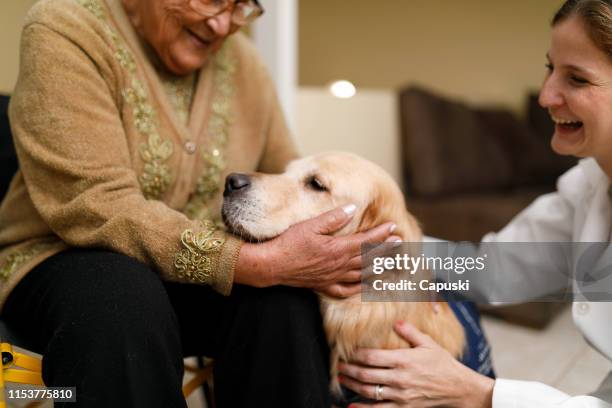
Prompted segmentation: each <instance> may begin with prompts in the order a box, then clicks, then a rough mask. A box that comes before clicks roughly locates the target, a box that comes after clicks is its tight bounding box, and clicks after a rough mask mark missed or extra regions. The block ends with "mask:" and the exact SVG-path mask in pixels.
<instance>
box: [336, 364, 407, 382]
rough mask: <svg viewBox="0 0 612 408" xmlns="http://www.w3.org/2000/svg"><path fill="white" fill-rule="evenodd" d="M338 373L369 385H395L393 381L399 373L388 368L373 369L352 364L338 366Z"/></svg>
mask: <svg viewBox="0 0 612 408" xmlns="http://www.w3.org/2000/svg"><path fill="white" fill-rule="evenodd" d="M338 372H340V373H341V374H342V375H343V376H347V377H350V378H353V379H355V380H357V381H359V382H362V383H367V384H383V385H394V384H395V383H394V381H393V380H394V379H395V378H396V377H397V373H396V372H395V371H394V370H390V369H388V368H371V367H366V366H361V365H356V364H351V363H340V364H338Z"/></svg>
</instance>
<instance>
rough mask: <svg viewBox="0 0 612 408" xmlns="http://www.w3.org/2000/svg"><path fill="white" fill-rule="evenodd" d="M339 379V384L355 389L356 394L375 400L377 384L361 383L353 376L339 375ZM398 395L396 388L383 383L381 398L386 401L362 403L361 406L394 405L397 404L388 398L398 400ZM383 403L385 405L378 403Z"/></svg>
mask: <svg viewBox="0 0 612 408" xmlns="http://www.w3.org/2000/svg"><path fill="white" fill-rule="evenodd" d="M339 380H340V384H342V385H344V386H345V387H346V388H349V389H351V390H353V391H355V392H356V393H357V394H359V395H361V396H362V397H365V398H367V399H371V400H376V385H377V384H368V383H362V382H361V381H358V380H356V379H354V378H351V377H347V376H341V377H340V378H339ZM399 396H400V392H399V390H398V389H397V388H393V387H389V386H386V385H384V384H383V389H382V400H383V401H386V402H379V403H375V404H362V405H361V406H363V407H371V406H374V407H379V406H383V407H385V406H386V407H395V406H397V405H394V404H393V403H392V402H390V400H391V401H393V400H394V401H397V400H399ZM385 403H386V404H387V405H380V404H385ZM350 406H351V407H353V406H354V405H353V404H351V405H350ZM357 406H359V405H357Z"/></svg>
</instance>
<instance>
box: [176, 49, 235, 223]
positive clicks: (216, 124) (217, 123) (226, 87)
mask: <svg viewBox="0 0 612 408" xmlns="http://www.w3.org/2000/svg"><path fill="white" fill-rule="evenodd" d="M228 48H229V44H226V46H225V47H223V48H222V49H221V50H220V51H219V52H218V54H217V55H216V57H215V59H214V64H215V72H214V84H215V95H214V97H213V101H212V104H211V116H210V119H209V121H208V127H207V129H206V132H207V136H208V142H207V146H206V147H203V148H202V160H203V162H204V169H203V170H202V175H201V176H200V177H199V178H198V181H197V184H196V191H195V192H194V193H193V195H192V196H191V198H190V199H189V202H188V203H187V206H186V207H185V214H186V215H187V216H188V217H189V218H191V219H198V220H205V219H211V218H213V217H212V215H213V214H211V213H210V209H209V204H210V201H211V200H212V199H213V198H214V196H215V195H216V194H217V193H218V192H219V191H220V189H221V184H222V182H223V180H222V174H223V170H224V169H225V157H224V154H223V151H224V149H225V146H226V145H227V140H228V138H229V128H230V126H231V124H232V109H231V105H232V96H233V95H234V92H235V84H234V73H235V72H236V61H235V59H234V58H233V56H232V55H230V51H229V49H228Z"/></svg>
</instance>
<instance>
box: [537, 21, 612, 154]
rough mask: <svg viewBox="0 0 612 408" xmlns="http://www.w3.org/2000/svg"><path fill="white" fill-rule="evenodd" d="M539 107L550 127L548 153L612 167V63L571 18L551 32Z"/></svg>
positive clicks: (581, 23) (581, 26)
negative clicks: (589, 158) (552, 130)
mask: <svg viewBox="0 0 612 408" xmlns="http://www.w3.org/2000/svg"><path fill="white" fill-rule="evenodd" d="M548 63H549V65H548V68H549V72H548V74H547V75H546V79H545V80H544V84H543V86H542V90H541V91H540V104H541V105H542V106H543V107H544V108H546V109H548V112H549V113H550V116H551V117H552V119H553V121H554V122H555V133H554V135H553V137H552V142H551V145H552V148H553V150H554V151H555V152H557V153H559V154H563V155H573V156H577V157H587V156H593V157H595V159H597V160H598V161H599V162H600V164H601V163H607V164H608V165H611V164H612V60H611V59H610V57H608V55H606V53H604V52H603V51H602V50H601V49H599V48H598V47H597V46H596V45H595V43H594V42H593V41H592V40H591V39H590V38H589V36H588V34H587V32H586V30H585V27H584V25H583V22H582V19H580V18H579V17H576V16H573V17H570V18H568V19H566V20H563V21H561V22H559V23H557V24H556V25H555V26H554V27H553V29H552V40H551V45H550V49H549V51H548Z"/></svg>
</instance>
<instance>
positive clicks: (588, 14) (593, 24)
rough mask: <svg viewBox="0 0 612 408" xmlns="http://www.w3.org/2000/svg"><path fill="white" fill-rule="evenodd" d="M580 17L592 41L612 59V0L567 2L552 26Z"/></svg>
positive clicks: (569, 0) (555, 17)
mask: <svg viewBox="0 0 612 408" xmlns="http://www.w3.org/2000/svg"><path fill="white" fill-rule="evenodd" d="M574 15H575V16H578V17H580V18H581V19H582V21H583V22H584V25H585V28H586V30H587V33H588V35H589V37H590V38H591V40H593V42H594V43H595V45H597V46H598V47H599V48H600V49H601V50H602V51H603V52H605V53H606V54H608V56H609V57H611V58H612V0H567V1H566V2H565V3H563V5H562V6H561V8H560V9H559V10H558V11H557V13H556V14H555V16H554V17H553V20H552V25H553V26H555V25H556V24H557V23H559V22H561V21H563V20H566V19H567V18H569V17H572V16H574Z"/></svg>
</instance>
